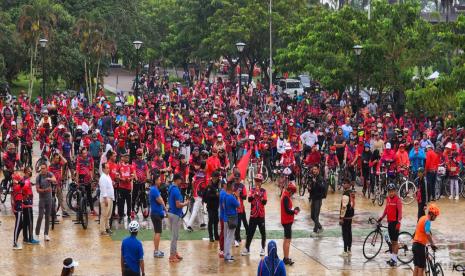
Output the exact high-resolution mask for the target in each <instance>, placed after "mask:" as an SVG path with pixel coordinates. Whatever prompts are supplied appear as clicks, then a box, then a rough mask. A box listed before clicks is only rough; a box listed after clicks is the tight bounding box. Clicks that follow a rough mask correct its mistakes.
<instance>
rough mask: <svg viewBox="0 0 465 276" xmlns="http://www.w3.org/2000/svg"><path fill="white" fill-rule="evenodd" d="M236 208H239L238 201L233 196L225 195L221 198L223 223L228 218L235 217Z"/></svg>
mask: <svg viewBox="0 0 465 276" xmlns="http://www.w3.org/2000/svg"><path fill="white" fill-rule="evenodd" d="M237 207H239V201H237V199H236V198H235V197H234V196H233V195H230V194H225V195H224V197H223V208H224V222H227V221H228V216H235V215H237Z"/></svg>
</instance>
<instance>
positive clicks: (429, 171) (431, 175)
mask: <svg viewBox="0 0 465 276" xmlns="http://www.w3.org/2000/svg"><path fill="white" fill-rule="evenodd" d="M438 167H439V155H438V154H437V153H436V152H435V151H434V149H433V147H431V145H427V146H426V162H425V170H426V183H427V184H428V195H427V196H428V201H431V200H433V201H434V200H435V191H436V174H437V171H438Z"/></svg>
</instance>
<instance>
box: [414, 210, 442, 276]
mask: <svg viewBox="0 0 465 276" xmlns="http://www.w3.org/2000/svg"><path fill="white" fill-rule="evenodd" d="M439 213H440V210H439V207H437V206H436V204H434V203H432V204H430V206H429V208H428V214H427V215H425V216H422V217H421V218H420V219H419V220H418V223H417V227H416V230H415V236H414V237H413V246H412V251H413V264H414V266H415V269H414V270H413V276H423V275H424V271H425V267H426V245H427V244H428V243H430V244H431V248H432V249H433V250H434V251H436V249H437V247H436V245H435V243H434V241H433V237H432V234H431V222H432V221H435V220H436V218H437V217H438V216H439Z"/></svg>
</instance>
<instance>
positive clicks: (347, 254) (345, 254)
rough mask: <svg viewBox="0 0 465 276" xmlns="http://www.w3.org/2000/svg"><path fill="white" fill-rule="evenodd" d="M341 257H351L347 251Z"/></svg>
mask: <svg viewBox="0 0 465 276" xmlns="http://www.w3.org/2000/svg"><path fill="white" fill-rule="evenodd" d="M339 256H341V257H343V258H345V257H349V253H347V252H346V251H344V252H342V253H341V254H340V255H339Z"/></svg>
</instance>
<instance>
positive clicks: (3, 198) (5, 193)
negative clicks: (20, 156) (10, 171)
mask: <svg viewBox="0 0 465 276" xmlns="http://www.w3.org/2000/svg"><path fill="white" fill-rule="evenodd" d="M4 183H5V179H3V180H2V183H1V185H2V194H1V195H0V201H1V202H2V203H5V201H6V197H7V196H8V193H9V192H10V184H9V183H6V185H4ZM3 187H5V188H3Z"/></svg>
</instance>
